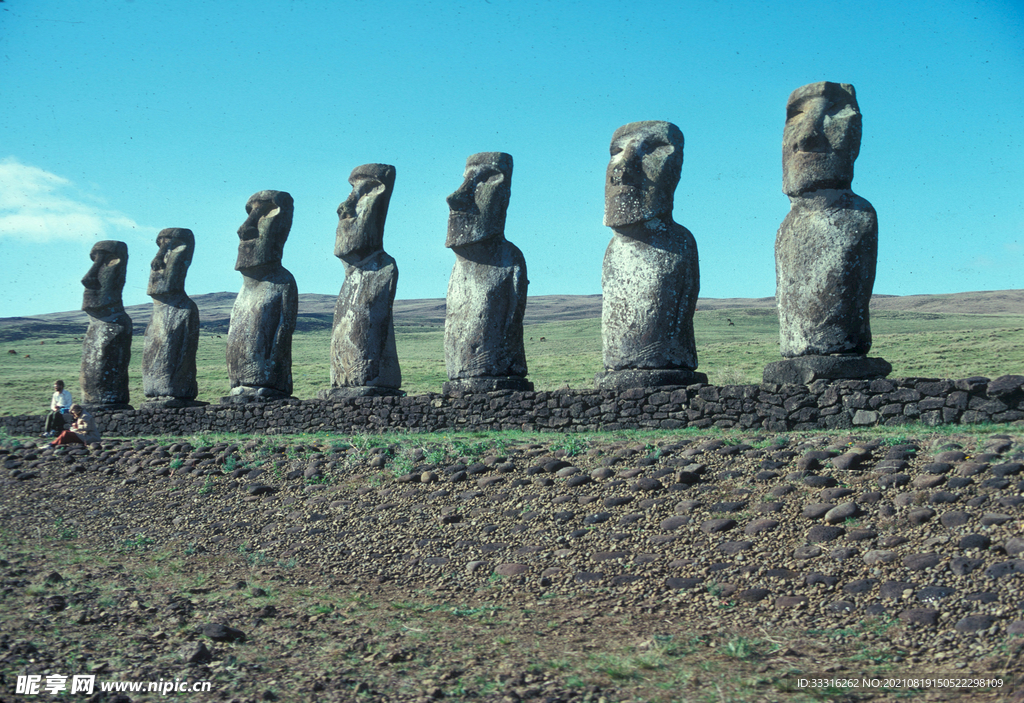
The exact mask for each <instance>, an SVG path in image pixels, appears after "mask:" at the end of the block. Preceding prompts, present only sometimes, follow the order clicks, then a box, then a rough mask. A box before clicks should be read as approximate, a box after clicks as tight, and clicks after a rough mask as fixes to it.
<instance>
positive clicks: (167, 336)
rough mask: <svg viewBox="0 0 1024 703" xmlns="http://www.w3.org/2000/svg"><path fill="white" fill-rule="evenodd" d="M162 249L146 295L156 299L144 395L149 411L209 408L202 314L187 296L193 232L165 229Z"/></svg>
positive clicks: (144, 367)
mask: <svg viewBox="0 0 1024 703" xmlns="http://www.w3.org/2000/svg"><path fill="white" fill-rule="evenodd" d="M156 245H157V247H159V249H158V251H157V253H156V256H155V257H154V258H153V262H152V263H151V264H150V265H149V269H150V270H149V286H148V287H147V288H146V295H148V296H150V297H151V298H153V318H152V320H150V323H149V326H148V327H146V345H145V348H144V350H143V355H142V390H143V392H144V393H145V394H146V399H147V401H146V405H150V406H161V407H166V408H183V407H189V406H196V405H207V403H202V402H199V401H197V400H196V399H195V398H196V396H197V395H198V394H199V385H198V383H197V382H196V350H197V349H198V348H199V308H198V307H197V306H196V304H195V302H193V300H192V299H191V298H189V297H188V295H186V294H185V275H186V274H187V273H188V267H189V264H191V263H192V253H193V252H194V251H195V248H196V240H195V236H194V235H193V234H192V230H190V229H183V228H180V227H171V228H169V229H162V230H160V233H159V234H157V235H156Z"/></svg>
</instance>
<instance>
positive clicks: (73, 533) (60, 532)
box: [53, 517, 78, 539]
mask: <svg viewBox="0 0 1024 703" xmlns="http://www.w3.org/2000/svg"><path fill="white" fill-rule="evenodd" d="M53 528H54V529H55V530H56V531H57V539H76V538H77V537H78V530H76V529H75V528H74V527H72V526H70V525H67V526H65V525H64V518H62V517H59V518H57V519H56V520H54V521H53Z"/></svg>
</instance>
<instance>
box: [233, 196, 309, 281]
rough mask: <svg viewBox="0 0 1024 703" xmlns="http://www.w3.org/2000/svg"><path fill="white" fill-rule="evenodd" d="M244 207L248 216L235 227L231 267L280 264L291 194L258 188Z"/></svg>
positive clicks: (289, 219) (291, 207) (291, 210)
mask: <svg viewBox="0 0 1024 703" xmlns="http://www.w3.org/2000/svg"><path fill="white" fill-rule="evenodd" d="M245 211H246V212H247V213H249V216H248V217H247V218H245V222H243V223H242V226H241V227H239V228H238V239H239V240H240V241H239V242H238V260H237V261H236V262H235V270H236V271H242V270H244V269H248V268H255V267H257V266H263V265H266V264H280V263H281V257H282V256H283V255H284V243H285V242H286V241H288V232H289V231H290V230H291V228H292V214H293V213H294V211H295V204H294V201H293V200H292V196H291V195H289V194H288V193H285V192H284V191H281V190H261V191H260V192H259V193H255V194H254V195H253V196H252V197H251V198H249V202H247V203H246V204H245Z"/></svg>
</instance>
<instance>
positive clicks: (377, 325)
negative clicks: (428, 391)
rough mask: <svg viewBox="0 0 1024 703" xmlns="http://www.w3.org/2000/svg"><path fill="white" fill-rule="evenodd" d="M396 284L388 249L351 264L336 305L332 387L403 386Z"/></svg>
mask: <svg viewBox="0 0 1024 703" xmlns="http://www.w3.org/2000/svg"><path fill="white" fill-rule="evenodd" d="M397 286H398V266H397V265H396V264H395V260H394V258H392V257H391V256H390V255H388V254H387V253H386V252H384V251H378V252H376V253H374V254H373V255H371V256H369V257H368V258H367V259H366V260H362V261H359V262H358V264H357V265H349V264H346V266H345V283H344V284H343V285H342V287H341V292H340V293H339V294H338V301H337V303H336V304H335V307H334V331H333V333H332V334H331V385H332V386H335V387H346V386H382V387H387V388H400V387H401V385H402V371H401V368H400V367H399V365H398V351H397V349H396V347H395V328H394V320H393V318H392V308H393V306H394V302H395V291H396V289H397Z"/></svg>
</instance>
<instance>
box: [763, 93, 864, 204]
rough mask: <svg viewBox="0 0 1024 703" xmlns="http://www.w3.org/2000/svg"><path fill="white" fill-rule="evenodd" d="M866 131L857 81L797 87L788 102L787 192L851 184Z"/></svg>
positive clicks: (784, 163)
mask: <svg viewBox="0 0 1024 703" xmlns="http://www.w3.org/2000/svg"><path fill="white" fill-rule="evenodd" d="M860 134H861V116H860V108H858V107H857V95H856V93H855V92H854V89H853V86H852V85H848V84H846V83H828V82H825V81H823V82H821V83H811V84H809V85H805V86H803V87H802V88H797V89H796V90H794V91H793V93H792V94H791V95H790V96H789V101H788V102H787V103H786V128H785V130H784V132H783V135H782V191H783V192H784V193H785V194H786V195H790V196H797V195H800V194H801V193H807V192H810V191H813V190H820V189H822V188H838V189H845V188H849V187H850V183H851V182H852V181H853V162H854V160H855V159H856V158H857V154H858V153H859V152H860Z"/></svg>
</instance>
